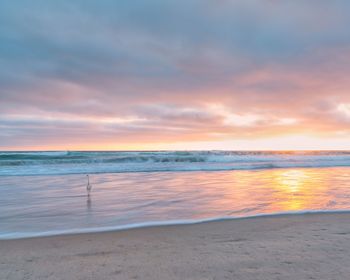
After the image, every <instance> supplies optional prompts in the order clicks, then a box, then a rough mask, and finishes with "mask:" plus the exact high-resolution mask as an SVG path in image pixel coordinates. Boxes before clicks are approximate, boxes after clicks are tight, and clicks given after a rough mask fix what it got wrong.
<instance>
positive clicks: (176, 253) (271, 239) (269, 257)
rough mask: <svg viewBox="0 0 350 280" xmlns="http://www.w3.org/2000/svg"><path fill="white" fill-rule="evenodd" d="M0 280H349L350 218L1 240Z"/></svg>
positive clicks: (279, 219) (267, 220)
mask: <svg viewBox="0 0 350 280" xmlns="http://www.w3.org/2000/svg"><path fill="white" fill-rule="evenodd" d="M0 279H152V280H153V279H162V280H167V279H268V280H273V279H283V280H285V279H293V280H302V279H327V280H333V279H343V280H347V279H350V214H346V213H343V214H307V215H285V216H271V217H260V218H246V219H239V220H230V221H218V222H208V223H202V224H196V225H181V226H161V227H149V228H141V229H132V230H125V231H119V232H109V233H97V234H77V235H66V236H56V237H44V238H31V239H20V240H10V241H0Z"/></svg>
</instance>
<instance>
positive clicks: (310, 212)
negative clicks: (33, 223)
mask: <svg viewBox="0 0 350 280" xmlns="http://www.w3.org/2000/svg"><path fill="white" fill-rule="evenodd" d="M318 214H321V215H322V214H326V215H327V214H350V210H305V211H291V212H277V213H266V214H265V213H262V214H255V215H250V216H241V217H231V216H224V217H214V218H205V219H198V220H170V221H154V222H153V221H151V222H142V223H135V224H127V225H120V226H110V227H98V228H86V229H71V230H57V231H50V232H40V233H15V234H8V235H15V237H8V238H7V237H1V234H0V242H1V241H7V240H9V241H10V240H22V239H32V238H45V237H60V236H70V235H82V234H98V233H113V232H120V231H128V230H137V229H147V228H157V227H168V226H186V225H197V224H205V223H212V222H224V221H235V220H244V219H255V218H270V217H271V218H273V217H279V216H282V217H283V216H294V215H318ZM3 236H5V234H4V235H3Z"/></svg>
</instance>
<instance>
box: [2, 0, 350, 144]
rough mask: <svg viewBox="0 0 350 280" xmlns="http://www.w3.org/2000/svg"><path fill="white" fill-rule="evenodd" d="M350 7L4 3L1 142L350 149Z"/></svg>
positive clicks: (233, 1)
mask: <svg viewBox="0 0 350 280" xmlns="http://www.w3.org/2000/svg"><path fill="white" fill-rule="evenodd" d="M349 14H350V1H347V0H333V1H328V0H304V1H299V0H249V1H247V0H216V1H214V0H211V1H209V0H177V1H173V0H171V1H170V0H137V1H130V0H118V1H113V0H99V1H95V0H94V1H92V0H74V1H71V0H60V1H53V0H35V1H34V0H23V1H13V0H1V2H0V150H163V149H170V150H197V149H201V150H203V149H217V150H219V149H223V150H275V149H277V150H293V149H327V150H338V149H348V150H350V78H349V73H350V31H349V26H350V17H349Z"/></svg>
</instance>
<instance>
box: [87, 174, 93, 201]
mask: <svg viewBox="0 0 350 280" xmlns="http://www.w3.org/2000/svg"><path fill="white" fill-rule="evenodd" d="M86 177H87V179H88V182H87V185H86V191H87V194H88V196H90V192H91V189H92V185H91V184H90V179H89V175H86Z"/></svg>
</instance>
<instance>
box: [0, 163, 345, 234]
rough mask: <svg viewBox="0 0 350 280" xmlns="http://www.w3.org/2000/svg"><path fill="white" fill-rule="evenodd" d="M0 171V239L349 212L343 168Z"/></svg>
mask: <svg viewBox="0 0 350 280" xmlns="http://www.w3.org/2000/svg"><path fill="white" fill-rule="evenodd" d="M90 181H91V183H92V185H93V190H92V194H91V197H90V199H88V197H87V196H86V189H85V186H86V176H85V175H84V174H71V175H52V176H0V190H1V193H2V195H1V196H0V238H2V239H4V238H16V237H26V236H35V235H50V234H60V233H68V232H89V231H100V230H109V229H117V228H122V227H124V226H125V227H131V226H133V225H136V226H140V225H149V224H157V223H164V222H165V223H176V222H193V221H199V220H205V219H212V218H213V219H215V218H223V217H232V218H234V217H245V216H252V215H260V214H273V213H284V212H302V211H336V210H350V168H349V167H331V168H328V167H327V168H326V167H325V168H280V169H262V170H234V171H211V172H203V171H194V172H132V173H104V174H93V175H90Z"/></svg>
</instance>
